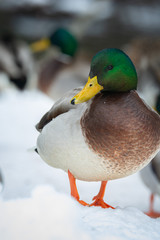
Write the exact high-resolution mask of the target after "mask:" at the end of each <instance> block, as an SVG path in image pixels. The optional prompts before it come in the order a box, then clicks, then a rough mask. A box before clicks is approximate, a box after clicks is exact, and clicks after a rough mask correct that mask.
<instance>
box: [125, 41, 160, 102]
mask: <svg viewBox="0 0 160 240" xmlns="http://www.w3.org/2000/svg"><path fill="white" fill-rule="evenodd" d="M125 49H126V51H127V53H128V55H129V56H130V58H131V59H132V60H133V63H134V64H135V66H136V69H137V72H138V77H139V83H138V92H139V94H140V95H141V97H142V98H144V100H145V101H146V102H147V103H148V104H149V105H150V106H151V107H153V106H155V104H156V99H157V96H158V95H159V93H160V39H157V38H156V39H154V38H137V39H134V40H133V41H132V42H131V43H130V44H128V45H127V47H126V48H125Z"/></svg>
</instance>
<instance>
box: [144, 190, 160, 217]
mask: <svg viewBox="0 0 160 240" xmlns="http://www.w3.org/2000/svg"><path fill="white" fill-rule="evenodd" d="M153 203H154V194H153V193H152V194H151V196H150V209H149V212H147V213H146V215H148V216H149V217H151V218H158V217H160V213H158V212H155V211H154V210H153Z"/></svg>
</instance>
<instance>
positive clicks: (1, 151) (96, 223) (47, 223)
mask: <svg viewBox="0 0 160 240" xmlns="http://www.w3.org/2000/svg"><path fill="white" fill-rule="evenodd" d="M52 104H53V101H52V100H50V99H49V98H48V97H46V96H44V95H43V94H41V93H40V92H38V91H30V92H29V91H25V92H22V93H20V92H18V91H16V90H13V89H12V90H5V91H4V92H0V120H1V121H0V123H1V124H0V136H1V137H0V170H1V172H2V177H3V190H2V192H1V193H0V239H1V240H22V239H23V240H35V239H38V240H44V239H45V240H67V239H69V240H72V239H73V240H75V239H78V240H79V239H82V240H83V239H84V240H90V239H91V240H92V239H93V240H94V239H95V240H132V239H133V240H135V239H136V240H137V239H138V240H159V239H160V218H158V219H151V218H149V217H148V216H146V215H145V214H144V213H143V212H144V211H147V210H148V208H149V196H150V191H149V190H148V189H147V188H146V187H145V186H144V184H143V182H142V181H141V178H140V177H139V173H136V174H134V175H132V176H129V177H126V178H123V179H118V180H113V181H110V182H109V183H108V185H107V188H106V194H105V198H104V199H105V201H106V202H107V203H108V204H110V205H112V206H114V207H116V209H115V210H112V209H102V208H100V207H83V206H81V205H80V204H78V203H77V202H76V201H75V200H74V199H72V198H71V197H70V189H69V182H68V178H67V174H66V173H64V172H63V171H61V170H60V169H54V168H51V167H50V166H48V165H47V164H46V163H45V162H43V161H42V160H41V158H40V157H39V155H38V154H36V153H35V152H34V151H32V150H28V149H30V148H32V147H33V146H35V145H36V138H37V136H38V132H37V131H36V130H35V128H34V126H35V124H36V123H37V122H38V121H39V120H40V118H41V117H42V115H43V114H44V113H45V112H46V111H48V110H49V109H50V108H51V106H52ZM77 186H78V190H79V194H80V197H81V199H83V200H84V201H86V202H88V203H91V201H92V197H93V196H95V195H96V194H97V193H98V190H99V186H100V183H97V182H93V183H88V182H82V181H77ZM154 208H155V210H157V211H160V198H159V197H158V196H156V199H155V204H154Z"/></svg>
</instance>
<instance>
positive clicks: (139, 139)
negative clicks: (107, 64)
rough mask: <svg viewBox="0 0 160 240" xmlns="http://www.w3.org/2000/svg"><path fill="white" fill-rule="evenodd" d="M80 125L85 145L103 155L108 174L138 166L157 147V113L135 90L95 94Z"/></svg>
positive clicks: (159, 121)
mask: <svg viewBox="0 0 160 240" xmlns="http://www.w3.org/2000/svg"><path fill="white" fill-rule="evenodd" d="M81 126H82V129H83V134H84V137H85V140H86V142H87V144H88V146H89V147H90V148H91V149H92V150H93V151H94V152H95V153H96V154H97V155H98V156H100V157H101V158H103V163H104V166H105V167H106V169H108V170H110V172H111V175H112V176H111V178H117V177H122V176H126V175H129V174H131V173H134V172H136V171H137V170H139V169H141V168H142V167H143V166H145V165H146V164H147V163H148V162H149V161H150V160H151V159H152V158H153V157H154V156H155V154H156V153H157V151H158V149H159V148H160V117H159V115H158V114H157V113H156V112H155V111H152V110H151V109H150V108H149V107H148V106H147V105H146V104H145V103H144V102H143V101H142V99H141V98H140V97H139V96H138V94H137V93H136V91H130V92H128V93H108V94H102V93H101V94H98V95H97V96H96V97H95V98H94V101H93V102H92V104H91V106H90V109H89V110H87V111H86V112H85V115H84V116H83V117H82V119H81Z"/></svg>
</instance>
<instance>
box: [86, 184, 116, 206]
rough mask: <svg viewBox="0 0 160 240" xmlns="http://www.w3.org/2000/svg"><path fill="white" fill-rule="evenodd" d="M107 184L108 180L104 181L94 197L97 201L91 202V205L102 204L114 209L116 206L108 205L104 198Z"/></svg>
mask: <svg viewBox="0 0 160 240" xmlns="http://www.w3.org/2000/svg"><path fill="white" fill-rule="evenodd" d="M106 185H107V181H102V183H101V187H100V190H99V193H98V194H97V195H96V196H95V197H94V198H93V200H95V201H94V202H93V203H92V204H90V205H89V206H100V207H102V208H112V209H114V207H112V206H110V205H108V204H107V203H105V202H104V200H103V197H104V194H105V189H106Z"/></svg>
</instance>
